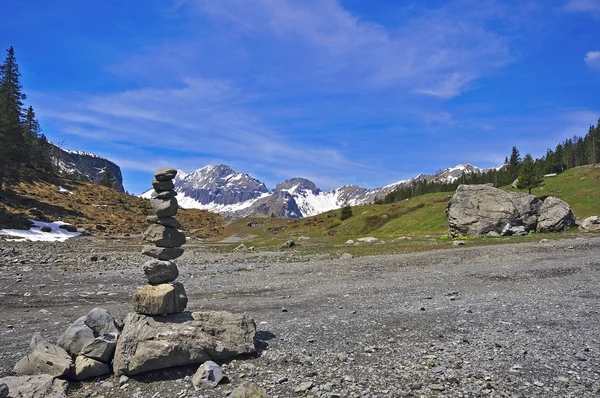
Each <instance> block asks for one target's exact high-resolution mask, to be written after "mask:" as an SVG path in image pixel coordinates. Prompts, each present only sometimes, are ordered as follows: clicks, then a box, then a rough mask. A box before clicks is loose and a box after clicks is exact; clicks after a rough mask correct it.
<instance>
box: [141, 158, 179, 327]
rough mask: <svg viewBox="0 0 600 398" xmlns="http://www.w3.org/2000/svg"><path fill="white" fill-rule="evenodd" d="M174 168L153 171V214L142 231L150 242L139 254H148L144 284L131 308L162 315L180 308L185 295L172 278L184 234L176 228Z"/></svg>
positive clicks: (175, 277)
mask: <svg viewBox="0 0 600 398" xmlns="http://www.w3.org/2000/svg"><path fill="white" fill-rule="evenodd" d="M176 175H177V170H175V169H171V168H167V167H161V168H159V169H157V170H156V172H155V173H154V179H153V180H152V187H153V188H154V192H153V193H152V198H151V199H150V203H151V205H152V208H153V210H154V212H155V214H156V215H153V216H149V217H148V218H147V221H148V223H149V224H150V226H149V227H148V229H146V231H145V232H144V240H145V241H146V242H149V243H153V244H154V246H144V248H143V249H142V254H145V255H146V256H149V257H152V260H149V261H147V262H146V263H145V264H144V273H145V275H146V278H147V279H148V283H149V284H148V285H146V286H144V287H142V288H140V289H138V290H137V292H136V293H135V296H134V298H133V310H134V311H135V312H137V313H139V314H145V315H166V314H176V313H179V312H183V311H184V310H185V307H186V305H187V301H188V299H187V295H186V293H185V289H184V288H183V284H182V283H180V282H175V280H176V279H177V277H178V276H179V270H178V269H177V265H176V264H175V263H174V262H173V261H171V260H174V259H176V258H177V257H179V256H181V255H182V254H183V249H182V248H181V245H183V244H184V243H185V235H184V234H183V233H182V232H180V231H179V230H178V228H181V224H180V223H179V221H177V219H175V218H174V216H175V215H176V214H177V209H178V206H177V199H176V198H175V196H176V195H177V192H175V191H174V188H175V185H174V184H173V178H175V176H176Z"/></svg>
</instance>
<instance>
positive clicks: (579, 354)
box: [574, 352, 588, 361]
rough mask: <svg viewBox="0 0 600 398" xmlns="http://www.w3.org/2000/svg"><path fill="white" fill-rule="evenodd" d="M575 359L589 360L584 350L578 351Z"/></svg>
mask: <svg viewBox="0 0 600 398" xmlns="http://www.w3.org/2000/svg"><path fill="white" fill-rule="evenodd" d="M574 356H575V359H577V360H578V361H587V359H588V358H587V356H586V355H585V354H584V353H583V352H577V353H575V355H574Z"/></svg>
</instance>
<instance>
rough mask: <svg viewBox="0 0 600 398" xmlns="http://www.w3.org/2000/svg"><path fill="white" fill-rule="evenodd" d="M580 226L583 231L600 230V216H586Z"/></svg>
mask: <svg viewBox="0 0 600 398" xmlns="http://www.w3.org/2000/svg"><path fill="white" fill-rule="evenodd" d="M580 227H581V229H582V230H583V231H587V232H600V217H598V216H591V217H587V218H584V219H583V221H582V222H581V226H580Z"/></svg>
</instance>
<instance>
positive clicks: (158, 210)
mask: <svg viewBox="0 0 600 398" xmlns="http://www.w3.org/2000/svg"><path fill="white" fill-rule="evenodd" d="M150 204H151V205H152V209H153V210H154V213H155V214H156V215H157V216H158V217H173V216H175V215H177V210H178V209H179V206H178V205H177V199H175V198H171V199H150Z"/></svg>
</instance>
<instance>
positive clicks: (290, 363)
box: [0, 237, 600, 398]
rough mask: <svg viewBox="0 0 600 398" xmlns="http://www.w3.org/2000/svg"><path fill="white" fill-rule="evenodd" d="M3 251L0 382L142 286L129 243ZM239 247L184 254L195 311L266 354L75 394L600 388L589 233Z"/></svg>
mask: <svg viewBox="0 0 600 398" xmlns="http://www.w3.org/2000/svg"><path fill="white" fill-rule="evenodd" d="M0 252H1V253H0V271H1V272H0V308H1V310H0V311H1V312H0V320H1V322H0V375H6V374H8V372H9V371H10V369H11V367H12V365H13V364H14V363H15V362H16V361H17V360H18V359H19V358H20V357H21V356H23V355H24V354H25V353H26V351H27V345H28V343H29V340H30V338H31V336H32V334H33V333H34V332H38V331H39V332H42V334H44V335H45V336H46V337H48V338H49V339H50V340H55V339H56V338H57V337H58V335H59V334H60V333H61V332H62V331H63V330H64V329H65V328H66V327H67V326H68V325H69V324H70V323H71V322H72V321H74V320H75V319H76V318H77V317H79V316H81V315H84V314H85V313H87V311H89V310H90V309H91V308H93V307H96V306H102V307H104V308H106V309H108V310H109V311H110V312H111V313H113V315H115V316H117V317H121V318H122V317H124V316H125V315H126V314H127V312H129V311H130V310H131V306H130V304H129V302H130V298H131V295H132V293H133V291H134V289H135V287H136V286H139V285H142V284H144V279H143V275H142V272H141V269H140V267H139V265H140V264H141V263H142V262H143V261H144V259H143V258H142V256H141V255H139V254H138V245H137V244H136V243H132V242H131V241H126V240H121V241H115V240H97V239H79V240H71V241H68V242H66V243H64V244H41V243H40V244H33V243H7V242H1V243H0ZM248 256H249V255H244V254H238V253H235V254H213V253H209V252H208V251H207V250H206V249H204V248H202V247H201V246H196V247H191V248H190V249H189V250H188V252H186V254H185V255H184V257H183V258H182V260H181V261H180V264H181V267H180V268H181V275H182V276H181V279H182V281H183V282H184V283H185V286H186V290H187V292H188V295H189V298H190V301H189V305H188V309H189V310H192V311H194V310H201V309H226V310H230V311H235V312H245V313H247V314H249V315H251V316H252V317H253V318H254V319H255V320H256V323H257V327H258V329H259V336H260V337H261V339H262V340H263V343H261V344H262V346H263V347H266V348H265V349H264V350H262V352H261V354H260V355H259V356H257V357H255V358H248V359H244V360H236V361H233V362H231V363H229V364H226V366H225V371H226V373H227V374H228V375H229V376H230V377H231V382H230V383H229V384H225V385H222V386H219V387H217V388H216V389H214V390H210V391H202V392H194V391H193V389H192V388H190V385H189V382H188V381H187V378H186V376H188V375H191V374H193V372H194V371H195V369H194V368H179V369H173V370H171V371H167V372H157V373H156V374H149V375H143V376H140V377H136V378H132V379H131V380H130V381H129V382H128V386H127V387H126V388H124V389H119V388H118V379H114V378H113V377H110V378H108V379H107V380H99V381H94V382H86V383H83V384H81V383H79V384H73V385H72V386H73V387H72V390H71V392H70V395H71V396H92V394H94V396H98V397H99V396H105V397H133V396H135V397H138V398H142V397H152V396H165V397H170V396H179V397H183V396H188V397H200V396H204V397H213V396H214V397H222V396H224V395H225V393H226V392H227V391H230V390H232V389H233V388H234V387H235V386H236V385H238V384H239V383H241V382H242V381H244V380H251V381H253V382H255V383H257V384H259V385H262V386H264V387H265V388H266V389H267V390H268V391H269V396H279V397H288V396H298V394H297V393H294V392H293V390H294V388H295V387H296V386H297V385H299V384H300V383H302V382H312V383H313V387H312V388H311V389H310V390H309V391H308V392H307V393H305V394H307V395H308V396H315V397H321V396H323V397H333V396H343V397H388V396H417V397H418V396H427V397H430V396H452V397H460V396H523V397H535V396H539V397H549V396H557V397H558V396H561V397H562V396H564V397H567V396H578V397H592V396H598V394H600V382H599V380H600V329H599V328H598V325H599V322H600V321H599V319H600V238H599V237H595V238H587V239H574V240H568V241H554V242H550V243H531V244H529V243H528V244H518V245H503V246H493V247H477V248H475V247H473V248H469V247H460V248H456V249H452V250H439V251H432V252H425V253H414V254H408V255H390V256H374V257H362V258H355V259H349V260H323V259H322V257H314V258H313V259H310V258H306V259H305V260H306V261H303V262H293V263H287V262H273V260H274V259H275V258H279V257H281V258H284V257H285V254H282V253H281V252H277V253H257V254H252V256H253V257H248ZM93 257H96V259H95V260H94V261H93V260H92V258H93ZM104 258H106V259H104ZM103 381H104V382H105V381H110V382H112V383H113V388H112V389H111V388H109V387H105V386H106V383H105V384H104V385H105V386H104V387H103V385H102V384H101V383H102V382H103ZM156 393H159V395H155V394H156Z"/></svg>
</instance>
